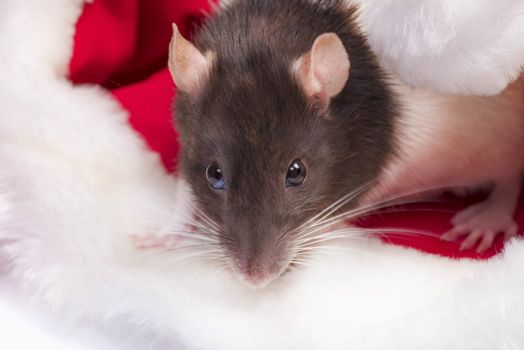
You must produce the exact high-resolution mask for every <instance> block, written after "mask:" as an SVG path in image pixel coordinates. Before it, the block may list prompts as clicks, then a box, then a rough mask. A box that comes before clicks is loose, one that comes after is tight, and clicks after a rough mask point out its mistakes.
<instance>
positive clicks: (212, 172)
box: [206, 163, 226, 191]
mask: <svg viewBox="0 0 524 350" xmlns="http://www.w3.org/2000/svg"><path fill="white" fill-rule="evenodd" d="M206 178H207V182H208V183H209V186H211V187H212V188H213V189H214V190H219V191H220V190H224V189H225V188H226V182H225V180H224V175H223V174H222V170H221V169H220V168H219V167H218V164H217V163H211V164H209V166H208V167H207V169H206Z"/></svg>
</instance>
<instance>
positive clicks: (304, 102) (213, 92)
mask: <svg viewBox="0 0 524 350" xmlns="http://www.w3.org/2000/svg"><path fill="white" fill-rule="evenodd" d="M313 39H314V40H313V41H312V42H310V43H309V45H308V46H309V47H308V49H307V50H305V51H304V52H300V53H298V54H295V55H293V54H290V55H289V57H288V56H286V55H282V56H281V57H276V58H275V57H274V56H273V55H271V54H268V53H267V52H266V51H264V50H263V49H260V50H254V51H253V52H251V53H250V54H246V55H241V56H242V57H238V56H237V57H235V58H232V57H230V56H228V54H227V53H226V52H224V51H226V50H221V49H220V48H218V49H216V50H214V51H213V50H203V49H198V48H197V47H195V46H194V45H193V44H191V43H189V42H188V41H187V40H186V39H184V38H183V37H182V36H181V35H180V33H179V32H178V30H177V29H176V27H174V36H173V40H172V42H171V50H170V60H169V67H170V71H171V74H172V76H173V79H174V81H175V83H176V85H177V87H178V90H179V95H178V97H177V105H176V115H177V126H178V130H179V132H180V141H181V147H182V148H181V162H180V168H181V172H182V176H183V177H184V178H185V180H186V181H187V182H188V183H189V184H190V186H191V188H192V191H193V193H194V195H195V197H196V200H197V202H198V206H199V209H200V210H201V211H202V212H203V214H205V216H207V217H208V218H210V219H211V220H212V221H213V222H214V225H215V227H214V231H218V232H217V234H216V238H217V239H218V241H219V244H220V245H221V247H222V248H223V250H224V254H226V256H227V258H228V260H229V261H230V265H231V266H232V268H233V270H234V271H235V272H237V273H238V274H239V275H240V277H241V278H242V279H243V280H244V281H246V282H248V283H249V284H250V285H251V286H256V287H261V286H263V285H265V284H267V283H269V282H270V281H272V280H273V279H275V278H277V277H278V276H280V275H281V274H282V273H283V272H284V271H286V270H287V269H288V267H289V265H290V263H292V261H293V259H294V258H295V257H296V254H297V253H298V252H299V251H300V249H301V247H300V244H299V242H300V241H301V238H300V237H304V234H305V233H304V232H303V231H302V230H303V228H304V227H303V225H304V223H306V222H308V220H309V219H311V218H312V217H313V216H315V215H316V214H318V213H319V212H321V211H322V210H323V209H325V208H327V207H328V206H329V205H331V204H333V203H334V202H335V201H336V200H338V199H339V198H341V197H343V196H344V195H347V194H349V193H351V192H354V191H355V189H357V188H359V187H360V186H361V185H363V184H364V183H366V182H367V181H368V180H369V179H370V178H372V177H374V176H376V174H377V172H378V166H377V164H379V163H380V161H381V159H382V158H384V154H383V151H382V150H380V147H377V146H376V145H373V142H370V140H372V138H373V137H374V136H375V135H372V134H370V133H369V130H367V128H366V127H362V125H360V124H357V123H356V119H358V118H363V117H364V116H363V115H359V116H358V118H356V117H353V119H355V123H354V125H352V118H351V117H350V115H351V113H350V112H349V111H351V109H355V108H358V104H355V103H348V102H347V101H345V100H344V98H343V97H342V96H343V95H345V94H347V89H346V87H347V85H348V84H347V83H348V79H349V80H350V79H351V78H350V74H349V73H350V65H351V64H350V59H349V55H348V53H347V51H346V49H345V47H344V45H343V43H342V41H341V40H340V38H339V36H337V35H336V34H334V33H325V34H321V35H318V36H316V38H313ZM268 51H270V50H268ZM355 98H357V99H358V94H355ZM359 103H362V101H360V102H359ZM353 112H355V110H354V111H353ZM371 124H372V123H371ZM368 144H369V145H368ZM351 204H352V203H348V205H351ZM306 232H307V231H306ZM303 242H307V241H303Z"/></svg>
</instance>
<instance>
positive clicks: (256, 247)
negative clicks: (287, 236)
mask: <svg viewBox="0 0 524 350" xmlns="http://www.w3.org/2000/svg"><path fill="white" fill-rule="evenodd" d="M269 236H270V235H269ZM259 237H260V236H259ZM261 237H264V239H253V238H255V237H253V235H251V236H248V237H247V239H246V240H244V241H241V242H238V243H239V245H238V247H237V249H236V251H235V252H234V254H233V259H232V260H233V265H234V266H233V269H234V270H235V271H236V272H237V273H238V274H239V275H240V276H239V277H240V278H241V279H242V280H243V281H244V282H245V283H247V284H248V285H249V286H250V287H252V288H263V287H265V286H267V285H268V284H269V283H271V282H272V281H274V280H275V279H277V278H278V277H280V275H281V274H282V273H283V272H284V271H285V269H286V268H287V266H288V265H289V259H288V257H287V256H286V254H285V252H286V250H285V247H284V245H283V244H276V243H275V241H274V240H272V239H270V238H269V237H268V235H267V232H266V235H263V236H261Z"/></svg>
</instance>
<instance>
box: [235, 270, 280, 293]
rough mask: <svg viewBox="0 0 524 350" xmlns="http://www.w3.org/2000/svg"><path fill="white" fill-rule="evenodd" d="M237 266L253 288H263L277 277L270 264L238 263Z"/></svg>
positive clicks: (241, 276) (246, 281) (245, 280)
mask: <svg viewBox="0 0 524 350" xmlns="http://www.w3.org/2000/svg"><path fill="white" fill-rule="evenodd" d="M237 268H238V272H239V274H240V278H241V279H242V280H243V281H244V282H245V283H246V284H247V285H248V286H250V287H251V288H263V287H265V286H267V285H268V284H269V283H270V282H271V281H273V280H274V279H275V278H276V277H277V275H276V273H274V272H272V271H271V268H270V267H269V266H264V267H261V266H258V265H254V264H249V265H247V266H246V265H244V264H237Z"/></svg>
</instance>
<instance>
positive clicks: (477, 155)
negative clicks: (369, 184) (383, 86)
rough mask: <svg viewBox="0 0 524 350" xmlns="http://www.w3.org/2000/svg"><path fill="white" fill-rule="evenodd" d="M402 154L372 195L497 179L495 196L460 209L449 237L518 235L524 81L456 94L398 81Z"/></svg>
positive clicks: (484, 243)
mask: <svg viewBox="0 0 524 350" xmlns="http://www.w3.org/2000/svg"><path fill="white" fill-rule="evenodd" d="M396 86H397V90H398V94H399V96H400V101H401V102H400V104H401V107H400V108H401V117H400V118H399V119H398V123H397V124H396V129H395V136H396V138H397V142H398V152H397V155H396V156H394V157H393V158H392V159H391V161H390V162H389V165H388V166H387V167H386V168H385V169H384V172H383V175H382V177H381V178H380V180H379V181H378V183H379V185H378V186H377V187H376V188H375V190H374V191H372V192H371V193H370V194H369V196H368V197H367V200H368V201H375V200H379V199H383V198H388V197H395V196H397V195H399V194H403V193H412V192H417V191H425V190H432V189H436V188H460V187H472V186H480V185H484V184H488V183H490V184H493V186H494V187H493V190H492V192H491V194H490V196H489V197H488V198H487V199H486V200H485V201H484V202H481V203H478V204H476V205H474V206H472V207H469V208H467V209H465V210H464V211H462V212H460V213H459V214H457V215H456V216H455V217H454V218H453V220H452V223H453V225H454V228H453V229H452V230H451V231H450V232H448V233H447V234H446V235H445V236H444V238H447V239H451V240H454V239H456V238H458V237H460V236H461V235H466V234H469V235H470V236H469V237H468V239H466V240H465V241H464V243H463V246H462V248H471V247H472V246H473V245H474V244H475V243H476V242H477V241H480V245H479V247H478V251H483V250H485V249H487V248H488V247H489V246H490V245H491V244H492V242H493V239H494V238H495V236H496V234H497V233H499V232H501V233H505V234H506V236H508V237H509V236H513V235H515V234H516V233H517V226H516V224H515V223H514V221H513V214H514V211H515V208H516V204H517V202H518V197H519V193H520V186H521V178H522V173H523V170H524V156H523V154H522V150H523V149H524V81H523V79H519V80H517V81H515V82H514V83H512V84H511V85H510V86H509V87H508V88H507V89H505V90H504V91H503V92H502V93H501V94H499V95H496V96H489V97H480V96H454V95H443V94H437V93H433V92H427V91H423V90H419V89H410V88H408V87H405V86H402V85H401V84H400V83H398V84H396Z"/></svg>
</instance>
